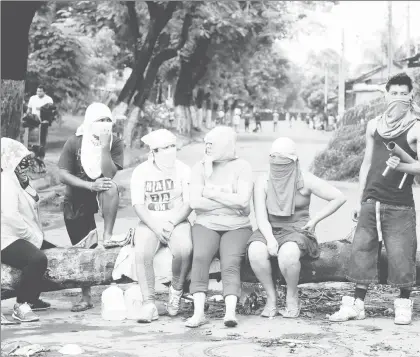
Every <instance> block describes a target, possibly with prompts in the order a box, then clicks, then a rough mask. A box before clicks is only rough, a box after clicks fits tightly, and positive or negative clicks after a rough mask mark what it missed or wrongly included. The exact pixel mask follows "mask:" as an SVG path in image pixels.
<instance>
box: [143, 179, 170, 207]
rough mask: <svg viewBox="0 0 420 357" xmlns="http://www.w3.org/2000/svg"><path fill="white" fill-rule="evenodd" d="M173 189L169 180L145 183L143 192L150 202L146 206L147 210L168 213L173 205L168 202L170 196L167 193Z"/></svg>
mask: <svg viewBox="0 0 420 357" xmlns="http://www.w3.org/2000/svg"><path fill="white" fill-rule="evenodd" d="M173 189H174V182H173V181H172V180H171V179H165V180H157V181H146V182H145V192H146V194H148V195H149V197H150V200H151V201H152V202H150V203H149V204H148V206H147V207H148V209H149V210H150V211H168V210H170V209H172V208H173V207H172V206H173V203H172V202H170V200H171V194H170V192H169V191H171V190H173Z"/></svg>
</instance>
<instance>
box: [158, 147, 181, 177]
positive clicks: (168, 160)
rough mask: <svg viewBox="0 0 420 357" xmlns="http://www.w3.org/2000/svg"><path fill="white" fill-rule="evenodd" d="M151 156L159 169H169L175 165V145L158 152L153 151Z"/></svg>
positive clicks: (165, 170) (166, 170)
mask: <svg viewBox="0 0 420 357" xmlns="http://www.w3.org/2000/svg"><path fill="white" fill-rule="evenodd" d="M153 156H154V159H155V164H156V166H157V167H158V168H159V169H160V170H162V171H164V172H168V171H171V170H173V168H174V167H175V162H176V147H169V148H167V149H161V150H160V151H159V152H154V153H153Z"/></svg>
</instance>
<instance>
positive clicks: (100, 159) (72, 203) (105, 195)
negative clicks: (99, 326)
mask: <svg viewBox="0 0 420 357" xmlns="http://www.w3.org/2000/svg"><path fill="white" fill-rule="evenodd" d="M112 125H113V118H112V114H111V110H110V109H109V108H108V107H107V106H106V105H105V104H102V103H92V104H91V105H89V107H88V108H87V109H86V113H85V119H84V122H83V124H82V125H81V126H79V128H78V129H77V131H76V134H75V135H73V136H71V137H70V138H69V139H68V140H67V142H66V143H65V144H64V147H63V151H62V153H61V156H60V159H59V161H58V167H59V169H60V173H59V174H60V181H61V182H62V183H64V184H66V185H67V189H66V194H65V197H64V205H63V213H64V222H65V224H66V229H67V232H68V234H69V237H70V241H71V243H72V245H76V244H78V243H79V242H80V241H82V240H83V239H84V238H85V237H87V236H88V235H92V234H93V233H95V232H96V223H95V213H97V212H98V208H99V209H100V211H101V213H102V216H103V218H104V234H103V237H99V239H98V247H99V248H102V247H103V246H104V244H105V245H106V244H107V243H108V242H110V241H111V240H112V232H113V229H114V224H115V219H116V217H117V211H118V204H119V192H118V186H117V184H116V183H115V182H114V181H113V178H114V176H115V175H116V173H117V172H118V170H122V169H123V164H124V145H123V142H122V140H120V139H119V138H118V137H117V136H115V135H113V134H112ZM87 248H90V247H87ZM92 307H93V305H92V303H91V296H90V287H83V288H82V301H80V303H78V304H76V305H74V306H73V308H72V311H74V312H79V311H84V310H87V309H90V308H92Z"/></svg>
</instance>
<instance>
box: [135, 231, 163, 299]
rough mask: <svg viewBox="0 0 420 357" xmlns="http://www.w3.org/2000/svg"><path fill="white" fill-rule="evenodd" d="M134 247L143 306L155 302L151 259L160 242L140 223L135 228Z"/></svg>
mask: <svg viewBox="0 0 420 357" xmlns="http://www.w3.org/2000/svg"><path fill="white" fill-rule="evenodd" d="M134 239H135V241H134V247H135V256H136V266H137V277H138V281H139V286H140V290H141V293H142V295H143V301H144V304H147V303H154V300H155V271H154V269H153V258H154V256H155V253H156V252H157V250H158V248H159V247H160V242H159V240H158V238H157V237H156V235H155V234H154V233H153V232H152V230H150V229H149V227H147V226H146V225H144V224H142V223H140V224H139V225H138V226H137V228H136V235H135V238H134Z"/></svg>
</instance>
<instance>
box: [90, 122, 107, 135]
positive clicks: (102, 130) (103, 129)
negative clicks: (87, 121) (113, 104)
mask: <svg viewBox="0 0 420 357" xmlns="http://www.w3.org/2000/svg"><path fill="white" fill-rule="evenodd" d="M111 132H112V123H109V122H101V121H96V122H94V123H92V127H91V133H92V134H93V135H95V136H97V137H99V136H101V135H102V134H107V135H111Z"/></svg>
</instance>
